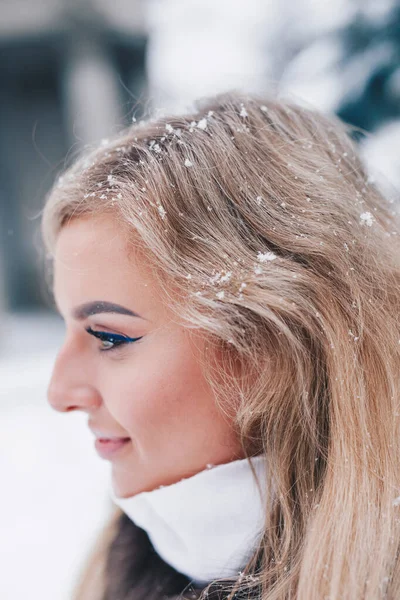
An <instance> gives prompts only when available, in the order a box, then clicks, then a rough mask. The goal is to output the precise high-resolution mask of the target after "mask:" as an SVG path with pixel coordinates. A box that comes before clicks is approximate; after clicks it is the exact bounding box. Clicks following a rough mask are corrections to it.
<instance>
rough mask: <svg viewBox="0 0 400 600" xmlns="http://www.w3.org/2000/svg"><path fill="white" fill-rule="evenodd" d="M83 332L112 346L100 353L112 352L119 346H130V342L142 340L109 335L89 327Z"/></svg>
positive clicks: (114, 334)
mask: <svg viewBox="0 0 400 600" xmlns="http://www.w3.org/2000/svg"><path fill="white" fill-rule="evenodd" d="M85 331H87V333H89V334H90V335H93V336H94V337H95V338H97V339H99V340H101V341H102V342H108V343H110V344H112V346H110V347H109V348H103V349H102V350H101V351H102V352H105V351H108V350H113V349H114V348H118V347H119V346H122V345H124V344H130V343H132V342H137V341H138V340H140V339H142V338H141V337H138V338H130V337H127V336H125V335H119V334H118V333H109V332H107V331H95V330H94V329H92V328H91V327H87V328H86V329H85Z"/></svg>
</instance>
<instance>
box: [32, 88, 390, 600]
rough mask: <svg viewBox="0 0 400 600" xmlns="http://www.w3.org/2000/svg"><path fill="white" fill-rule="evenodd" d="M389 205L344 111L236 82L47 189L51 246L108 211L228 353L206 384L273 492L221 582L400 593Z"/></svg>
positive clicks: (313, 594) (207, 365)
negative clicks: (246, 553)
mask: <svg viewBox="0 0 400 600" xmlns="http://www.w3.org/2000/svg"><path fill="white" fill-rule="evenodd" d="M395 208H396V207H395V205H394V204H392V203H391V202H390V201H388V200H387V199H385V198H383V197H382V196H381V195H380V194H379V192H378V191H377V190H376V189H375V187H374V186H373V185H372V184H371V182H370V181H369V179H368V175H367V174H366V173H365V171H364V168H363V166H362V164H361V161H360V159H359V157H358V154H357V149H356V146H355V144H354V143H353V142H352V140H351V138H350V136H349V135H348V129H347V128H346V126H345V125H344V124H342V123H341V122H340V121H339V120H338V119H336V118H334V117H328V116H324V115H322V114H319V113H318V112H316V111H313V110H310V109H308V108H304V107H300V106H297V105H296V104H294V103H292V102H289V101H284V100H281V99H276V98H264V97H263V98H260V97H257V96H255V95H246V94H241V93H237V92H231V93H227V94H222V95H219V96H216V97H214V98H210V99H207V100H204V101H202V102H201V103H199V105H198V110H197V112H194V113H193V114H190V115H181V116H173V117H169V118H168V117H163V118H159V119H156V120H150V121H148V122H146V123H144V124H142V125H140V124H134V125H132V126H130V127H129V128H128V129H126V130H124V131H123V132H122V133H120V134H119V135H118V136H116V137H115V138H113V139H112V140H110V141H108V142H106V143H105V144H104V145H101V146H100V147H99V148H98V149H96V150H95V151H94V152H92V153H90V154H88V155H86V156H85V157H83V158H82V159H81V160H80V161H78V162H77V163H76V164H75V165H73V167H72V168H71V169H70V170H69V171H67V173H65V174H64V175H63V176H62V177H61V179H60V180H59V181H58V182H57V183H56V184H55V186H54V188H53V190H52V192H51V194H50V196H49V198H48V200H47V203H46V206H45V208H44V214H43V235H44V239H45V241H46V244H47V248H48V250H49V251H50V252H51V251H52V248H53V247H54V244H55V242H56V239H57V235H58V232H59V231H60V228H62V227H64V226H66V224H67V223H68V222H69V220H71V219H74V218H80V217H82V216H83V215H86V216H89V217H90V215H92V214H96V213H103V212H106V211H107V212H109V213H110V214H113V215H114V216H115V218H117V219H119V220H120V221H121V223H123V224H124V227H125V228H126V232H127V235H128V236H130V238H131V240H132V246H133V247H139V246H140V248H141V250H142V251H143V252H144V255H145V256H146V259H147V260H148V261H149V262H150V263H151V264H152V267H153V270H154V273H155V274H156V275H157V277H158V279H159V282H160V284H161V288H162V290H163V293H164V294H165V301H167V302H169V304H170V306H171V308H172V309H173V310H175V312H176V315H177V318H178V319H180V321H181V322H182V324H183V325H184V326H186V327H188V328H193V329H198V330H202V331H203V332H204V334H205V335H207V336H209V339H210V343H211V344H214V345H215V347H216V348H218V349H220V351H221V355H222V358H223V360H224V364H225V366H226V368H225V369H223V371H222V373H221V370H218V369H217V368H216V365H213V364H212V362H211V361H210V360H209V356H211V355H212V353H210V354H209V355H205V356H204V361H203V362H204V369H205V372H206V373H207V377H208V378H209V381H210V383H211V385H213V387H214V389H215V397H216V401H217V402H218V403H219V405H220V406H221V408H222V409H223V410H226V411H227V412H230V413H232V412H233V414H234V415H235V418H236V423H237V427H238V431H239V432H240V435H241V438H242V441H243V447H244V449H245V451H246V453H247V455H252V454H257V453H260V452H265V453H266V454H267V456H268V458H269V472H268V476H269V477H270V482H271V489H273V490H274V492H275V493H274V494H271V497H270V499H269V501H268V502H269V504H268V505H267V506H266V507H265V515H266V521H265V531H264V536H263V539H262V542H261V544H260V547H259V548H258V549H257V552H256V553H255V555H254V556H253V557H252V559H251V560H250V561H249V564H248V565H247V567H246V569H245V571H244V573H241V574H240V576H238V578H237V581H236V582H234V583H233V584H232V585H233V588H232V589H234V588H235V586H236V587H238V588H241V589H248V590H249V593H251V589H252V588H253V587H254V590H256V589H258V588H259V589H260V590H261V595H258V596H255V597H257V598H258V597H262V598H263V600H283V599H288V598H299V599H301V600H321V599H322V598H328V597H329V598H342V599H343V600H354V599H355V598H357V599H361V598H363V599H366V600H377V598H393V599H394V598H398V597H400V567H399V564H398V556H399V543H400V528H399V523H400V519H399V514H398V511H399V508H398V504H399V503H397V504H396V502H395V499H396V498H397V497H398V496H399V495H400V432H399V420H400V419H399V414H400V412H399V400H400V393H399V392H400V383H399V372H400V369H399V367H400V331H399V315H400V252H399V231H400V226H399V215H398V212H396V210H395ZM194 518H195V517H194ZM109 552H110V545H105V547H104V552H103V558H104V560H106V557H107V555H108V554H109ZM256 563H257V565H261V568H260V569H256V568H255V565H256ZM121 569H122V567H121ZM244 575H246V577H245V576H244ZM85 577H86V582H87V578H88V577H90V574H89V571H88V573H87V574H86V576H85ZM108 577H109V578H110V577H113V578H114V583H115V580H116V579H118V577H121V578H122V573H118V570H115V571H114V572H113V575H112V576H111V575H110V574H109V575H108ZM108 585H110V582H109V580H108V579H107V578H106V580H105V581H104V584H103V589H102V592H104V590H106V589H108V588H107V586H108ZM89 588H90V585H89ZM81 589H83V588H81ZM114 589H117V588H114ZM77 597H78V596H77ZM133 597H134V596H132V598H133ZM148 597H150V593H149V595H148ZM151 597H152V598H153V597H154V598H156V597H158V596H155V595H154V596H151ZM159 597H160V598H161V597H162V592H160V595H159ZM227 597H229V595H228V596H227ZM232 597H233V595H232ZM84 598H86V596H85V594H83V593H82V594H80V595H79V600H84ZM90 598H91V599H93V598H94V596H93V595H91V596H90ZM99 599H100V595H99Z"/></svg>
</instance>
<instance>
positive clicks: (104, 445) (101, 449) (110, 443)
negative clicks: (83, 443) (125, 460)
mask: <svg viewBox="0 0 400 600" xmlns="http://www.w3.org/2000/svg"><path fill="white" fill-rule="evenodd" d="M130 441H131V440H130V438H113V439H107V438H103V439H101V438H100V439H97V440H96V441H95V444H94V445H95V448H96V452H97V453H98V454H99V455H100V456H101V457H102V458H105V459H110V458H113V457H114V456H115V455H116V454H117V453H118V452H120V451H121V450H122V448H125V447H126V446H127V445H128V444H129V442H130Z"/></svg>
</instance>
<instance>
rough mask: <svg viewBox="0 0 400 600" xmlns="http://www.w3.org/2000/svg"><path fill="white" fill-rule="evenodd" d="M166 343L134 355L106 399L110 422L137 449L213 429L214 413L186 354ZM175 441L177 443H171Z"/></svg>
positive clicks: (180, 347)
mask: <svg viewBox="0 0 400 600" xmlns="http://www.w3.org/2000/svg"><path fill="white" fill-rule="evenodd" d="M172 341H173V340H171V336H170V337H169V338H168V342H166V344H165V349H164V345H160V346H159V347H158V348H157V349H155V348H154V346H152V345H151V344H149V346H148V348H146V349H145V348H144V346H143V348H142V349H141V352H140V355H139V352H137V353H136V357H135V358H133V359H132V361H130V360H127V361H126V363H124V365H119V367H118V375H117V374H116V373H114V377H113V380H114V382H115V383H116V385H115V386H114V388H113V389H110V390H109V392H108V393H107V394H105V396H104V397H105V401H106V403H107V404H108V409H109V411H110V412H111V413H112V414H113V416H114V418H115V419H116V420H117V421H119V423H120V424H121V425H122V427H124V429H126V430H127V431H128V432H129V433H130V435H131V437H132V438H133V439H134V440H136V441H137V442H138V443H140V442H141V441H142V442H145V440H147V439H151V438H153V436H155V435H157V438H158V439H160V437H164V436H172V437H173V436H174V433H179V434H180V439H182V436H184V437H185V436H186V435H187V436H191V435H193V433H194V432H195V431H199V430H202V431H205V430H207V429H209V428H210V427H212V426H213V423H215V419H216V408H215V405H214V400H213V397H212V394H211V391H210V389H209V387H208V385H207V384H206V382H205V380H204V378H203V375H202V373H201V371H200V367H199V364H198V362H197V360H196V358H195V356H194V355H193V353H192V351H191V348H190V347H189V346H187V345H185V344H182V343H175V344H173V343H172ZM175 440H176V438H175Z"/></svg>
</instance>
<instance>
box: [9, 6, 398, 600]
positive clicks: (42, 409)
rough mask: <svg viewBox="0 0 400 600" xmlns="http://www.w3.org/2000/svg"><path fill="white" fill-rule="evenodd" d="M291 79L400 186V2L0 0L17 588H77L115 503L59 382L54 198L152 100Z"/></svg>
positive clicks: (32, 591)
mask: <svg viewBox="0 0 400 600" xmlns="http://www.w3.org/2000/svg"><path fill="white" fill-rule="evenodd" d="M231 88H237V89H245V90H249V91H256V92H260V93H263V92H268V90H271V89H275V90H276V89H278V91H279V92H280V93H283V94H285V95H289V96H290V97H291V98H292V99H295V100H298V101H301V102H303V101H304V102H306V103H307V104H308V105H309V106H313V107H315V108H318V109H320V110H322V111H324V112H328V113H335V114H337V115H338V116H340V117H341V118H342V119H344V120H345V121H347V122H349V123H351V124H353V125H356V126H357V127H360V128H362V129H363V130H364V131H365V133H364V134H363V135H360V136H359V140H358V143H359V145H360V152H361V154H362V156H363V157H364V159H365V162H366V164H367V166H368V167H369V169H370V172H371V177H373V178H375V179H376V180H377V181H378V183H379V185H380V186H381V187H382V190H383V191H384V193H392V190H393V189H395V188H396V187H397V188H399V189H400V1H399V0H379V1H378V0H335V2H321V1H320V0H297V1H296V2H290V1H289V0H246V1H239V0H113V2H109V1H108V0H29V1H28V0H1V1H0V417H1V418H0V465H1V467H2V473H3V485H2V492H3V493H2V494H1V499H0V531H1V542H0V564H1V567H0V574H1V575H0V597H1V598H2V599H4V600H22V599H24V600H25V599H26V598H28V597H29V598H30V599H31V600H36V599H37V600H39V599H40V600H67V599H68V598H70V597H71V591H72V589H73V585H74V583H75V581H76V578H77V576H78V574H79V571H80V568H81V567H82V563H83V560H84V558H85V557H86V555H87V553H88V552H89V550H90V548H91V546H92V544H93V543H94V541H95V538H96V535H97V533H98V532H99V530H100V528H101V526H102V524H103V523H104V521H105V520H106V518H107V516H108V514H109V513H110V510H111V505H110V501H109V499H108V487H107V486H108V482H109V470H108V467H109V465H108V463H107V462H106V461H101V460H100V459H99V457H98V456H97V454H95V451H94V449H93V440H92V438H91V436H89V434H88V431H87V427H86V419H85V417H84V415H78V414H73V413H72V414H69V415H68V417H67V416H66V415H60V414H58V413H54V411H52V410H51V409H50V407H49V406H48V404H47V402H46V386H47V383H48V380H49V377H50V372H51V367H52V364H53V361H54V358H55V354H56V351H57V348H58V346H59V345H60V344H61V342H62V337H63V324H62V322H61V320H60V319H59V318H58V317H57V316H56V315H55V313H54V311H53V309H52V300H51V294H50V293H49V291H48V290H47V287H46V277H45V271H44V256H43V250H42V246H41V240H40V235H39V223H40V211H41V208H42V206H43V202H44V198H45V196H46V193H47V191H48V190H49V188H50V186H51V184H52V182H53V181H54V178H55V176H56V175H57V173H59V172H60V171H61V170H63V168H64V167H65V166H66V165H68V164H69V163H70V162H71V161H72V160H73V158H74V157H75V156H76V155H77V153H79V151H80V150H81V149H82V148H83V147H85V146H86V145H88V144H94V143H97V142H100V141H101V140H102V139H104V138H107V136H110V135H112V134H113V133H114V132H116V131H117V130H118V129H119V128H120V127H121V126H123V125H126V124H128V123H130V122H132V120H133V119H139V118H140V117H141V116H142V115H146V114H148V112H149V110H153V111H154V110H157V111H160V112H171V113H173V112H178V111H182V110H190V108H191V106H192V103H193V101H194V100H195V99H196V98H198V97H202V96H206V95H211V94H214V93H216V92H221V91H225V90H228V89H231Z"/></svg>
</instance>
